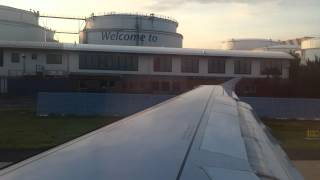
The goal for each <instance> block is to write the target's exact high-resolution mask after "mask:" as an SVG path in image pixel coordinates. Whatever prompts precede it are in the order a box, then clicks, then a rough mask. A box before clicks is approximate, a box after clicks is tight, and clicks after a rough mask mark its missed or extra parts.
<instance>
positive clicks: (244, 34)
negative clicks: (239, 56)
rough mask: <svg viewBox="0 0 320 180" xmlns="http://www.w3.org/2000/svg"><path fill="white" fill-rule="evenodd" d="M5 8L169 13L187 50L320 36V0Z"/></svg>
mask: <svg viewBox="0 0 320 180" xmlns="http://www.w3.org/2000/svg"><path fill="white" fill-rule="evenodd" d="M0 4H1V5H8V6H13V7H16V8H21V9H26V10H29V9H34V10H38V11H40V13H43V14H51V15H68V16H90V14H91V13H92V12H94V13H103V12H111V11H114V12H141V13H156V14H161V15H166V16H170V17H173V18H175V19H177V20H178V22H179V27H178V32H179V33H181V34H183V36H184V40H183V42H184V43H183V45H184V47H194V48H220V47H221V41H223V40H226V39H230V38H271V39H274V40H278V39H281V40H285V39H289V38H297V37H303V36H320V0H0ZM40 23H41V25H46V26H48V27H50V28H52V29H55V30H58V31H77V30H78V29H79V26H81V24H80V25H79V23H78V22H72V21H57V20H44V19H41V21H40ZM57 38H58V39H59V40H60V41H68V42H73V41H75V40H77V39H78V38H77V36H74V37H70V36H68V37H66V36H63V35H58V36H57Z"/></svg>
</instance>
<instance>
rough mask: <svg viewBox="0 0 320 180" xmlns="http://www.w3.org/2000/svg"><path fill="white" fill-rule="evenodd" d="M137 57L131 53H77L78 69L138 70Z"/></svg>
mask: <svg viewBox="0 0 320 180" xmlns="http://www.w3.org/2000/svg"><path fill="white" fill-rule="evenodd" d="M138 63H139V59H138V56H137V55H132V54H94V53H81V54H80V55H79V69H96V70H114V71H138V68H139V66H138Z"/></svg>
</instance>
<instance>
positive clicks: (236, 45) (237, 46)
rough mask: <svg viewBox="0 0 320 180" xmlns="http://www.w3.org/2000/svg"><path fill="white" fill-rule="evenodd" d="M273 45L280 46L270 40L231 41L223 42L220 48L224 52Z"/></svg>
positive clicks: (278, 43)
mask: <svg viewBox="0 0 320 180" xmlns="http://www.w3.org/2000/svg"><path fill="white" fill-rule="evenodd" d="M274 45H280V42H277V41H273V40H271V39H231V40H228V41H224V42H223V44H222V46H223V47H222V48H223V49H226V50H254V49H257V48H262V47H267V46H274Z"/></svg>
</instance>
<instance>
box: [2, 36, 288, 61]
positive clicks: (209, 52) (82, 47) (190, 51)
mask: <svg viewBox="0 0 320 180" xmlns="http://www.w3.org/2000/svg"><path fill="white" fill-rule="evenodd" d="M0 48H21V49H47V50H65V51H94V52H118V53H137V54H157V55H185V56H188V55H192V56H220V57H240V58H241V57H243V58H272V59H286V60H288V59H293V57H292V56H291V55H290V54H288V53H285V52H275V51H245V50H216V49H195V48H168V47H145V46H144V47H141V46H119V45H98V44H76V43H74V44H73V43H56V42H30V41H0Z"/></svg>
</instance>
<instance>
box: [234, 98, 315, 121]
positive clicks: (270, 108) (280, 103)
mask: <svg viewBox="0 0 320 180" xmlns="http://www.w3.org/2000/svg"><path fill="white" fill-rule="evenodd" d="M240 100H241V101H244V102H246V103H248V104H250V105H251V106H252V107H253V109H254V110H255V111H256V112H257V114H258V115H259V116H260V117H270V118H285V119H286V118H293V119H307V120H314V119H317V120H320V99H304V98H267V97H266V98H264V97H240Z"/></svg>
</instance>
